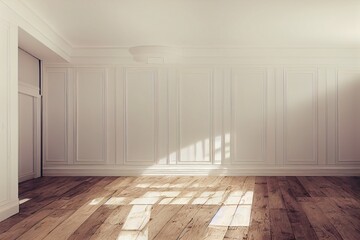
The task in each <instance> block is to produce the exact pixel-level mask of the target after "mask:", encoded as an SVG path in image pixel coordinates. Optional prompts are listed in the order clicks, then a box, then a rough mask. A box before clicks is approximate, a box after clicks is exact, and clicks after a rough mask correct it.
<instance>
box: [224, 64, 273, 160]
mask: <svg viewBox="0 0 360 240" xmlns="http://www.w3.org/2000/svg"><path fill="white" fill-rule="evenodd" d="M231 89H232V92H231V96H232V98H231V100H232V101H231V103H232V105H231V106H232V118H231V120H232V121H231V127H232V129H231V138H230V139H231V142H232V154H231V155H232V163H241V162H247V163H264V162H265V161H266V157H267V155H266V126H267V108H266V107H267V71H266V69H253V70H252V69H241V70H234V71H233V73H232V79H231Z"/></svg>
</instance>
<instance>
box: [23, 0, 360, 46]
mask: <svg viewBox="0 0 360 240" xmlns="http://www.w3.org/2000/svg"><path fill="white" fill-rule="evenodd" d="M20 1H21V2H22V3H23V4H25V5H27V6H28V7H29V8H30V9H31V10H32V11H33V12H35V13H36V14H37V15H39V16H40V17H41V18H42V19H43V20H44V21H46V22H47V23H48V24H49V25H50V26H51V27H52V28H53V29H54V30H55V31H56V32H57V33H59V35H61V36H62V37H63V38H64V39H65V40H67V41H68V42H69V43H70V44H71V45H72V46H73V47H130V46H136V45H171V46H205V47H211V46H222V47H224V46H232V47H233V46H264V47H269V46H272V47H279V46H286V47H287V46H289V47H297V46H301V47H302V46H305V47H334V46H335V47H359V46H360V1H359V0H252V1H251V0H20Z"/></svg>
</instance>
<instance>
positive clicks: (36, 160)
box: [18, 49, 41, 182]
mask: <svg viewBox="0 0 360 240" xmlns="http://www.w3.org/2000/svg"><path fill="white" fill-rule="evenodd" d="M18 61H19V63H18V73H19V182H22V181H26V180H29V179H32V178H35V177H40V174H41V166H40V165H41V155H40V151H41V137H40V136H41V130H40V129H41V119H40V118H41V117H40V113H41V104H40V101H41V96H40V69H39V66H40V62H39V59H37V58H35V57H33V56H31V55H30V54H28V53H26V52H24V51H23V50H21V49H19V53H18Z"/></svg>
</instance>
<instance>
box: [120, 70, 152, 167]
mask: <svg viewBox="0 0 360 240" xmlns="http://www.w3.org/2000/svg"><path fill="white" fill-rule="evenodd" d="M157 78H158V74H157V71H156V70H153V69H146V68H145V69H131V68H129V69H127V70H126V79H125V89H126V90H125V91H126V100H125V102H126V112H125V115H126V125H125V129H126V141H125V142H126V159H125V161H126V163H134V164H149V163H155V159H156V136H157V132H156V130H157V129H156V128H157V123H156V121H157V117H156V112H157V107H156V103H157V100H156V96H157V93H156V92H157Z"/></svg>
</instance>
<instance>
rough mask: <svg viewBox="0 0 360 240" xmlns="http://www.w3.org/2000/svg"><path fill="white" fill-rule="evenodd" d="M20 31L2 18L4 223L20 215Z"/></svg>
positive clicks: (0, 209) (0, 175)
mask: <svg viewBox="0 0 360 240" xmlns="http://www.w3.org/2000/svg"><path fill="white" fill-rule="evenodd" d="M17 48H18V47H17V27H16V26H15V25H13V24H10V23H9V22H8V21H5V20H3V19H2V18H0V52H1V55H0V221H2V220H3V219H5V218H7V217H9V216H11V215H13V214H15V213H17V212H18V211H19V201H18V187H17V183H18V173H17V170H18V169H17V168H18V164H17V161H18V108H17V106H18V99H17V91H18V86H17V64H18V63H17Z"/></svg>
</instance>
